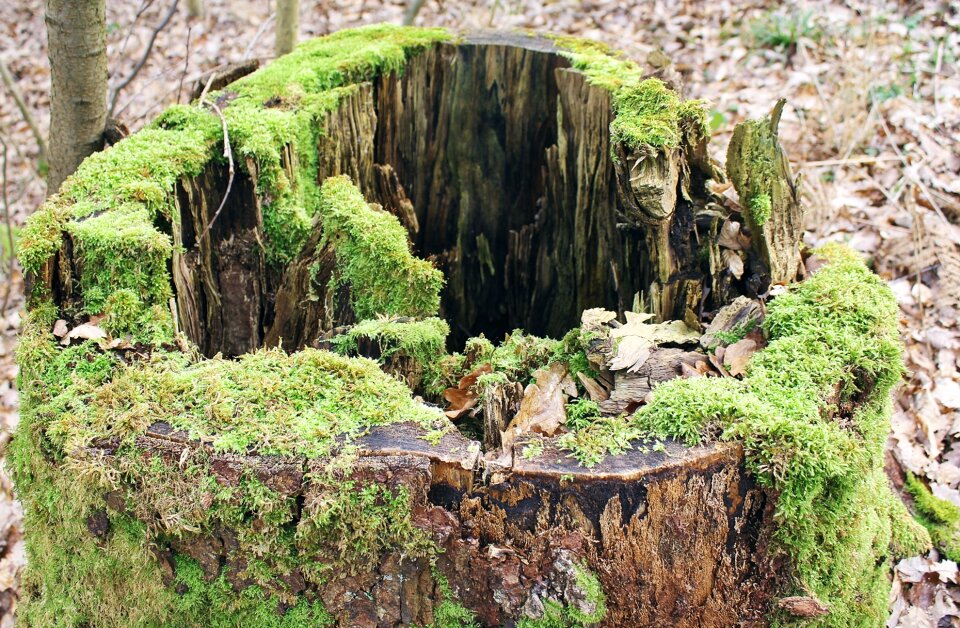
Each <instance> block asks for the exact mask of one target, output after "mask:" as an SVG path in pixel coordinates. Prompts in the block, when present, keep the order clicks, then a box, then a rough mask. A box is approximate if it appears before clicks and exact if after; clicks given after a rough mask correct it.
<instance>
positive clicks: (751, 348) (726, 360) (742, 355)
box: [723, 338, 757, 377]
mask: <svg viewBox="0 0 960 628" xmlns="http://www.w3.org/2000/svg"><path fill="white" fill-rule="evenodd" d="M756 351H757V343H756V342H755V341H754V340H753V339H751V338H744V339H743V340H738V341H737V342H735V343H733V344H732V345H730V346H728V347H727V348H726V349H724V352H723V364H724V366H726V367H727V371H728V372H729V373H730V375H732V376H734V377H737V376H738V375H746V373H747V362H749V361H750V358H751V357H753V354H754V353H756Z"/></svg>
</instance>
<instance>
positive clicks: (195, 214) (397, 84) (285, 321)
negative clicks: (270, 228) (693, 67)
mask: <svg viewBox="0 0 960 628" xmlns="http://www.w3.org/2000/svg"><path fill="white" fill-rule="evenodd" d="M611 118H612V111H611V102H610V94H609V92H607V91H606V90H604V89H602V88H599V87H596V86H593V85H591V84H589V83H588V82H587V80H586V79H585V77H584V75H583V74H581V73H580V72H578V71H575V70H572V69H571V68H570V67H569V61H568V60H567V59H566V58H565V57H563V56H562V55H560V54H558V53H557V52H556V51H555V50H554V49H553V46H552V44H551V43H550V42H549V41H547V40H541V39H535V38H528V37H517V38H515V37H512V36H497V37H475V38H472V39H467V40H466V41H465V42H462V43H458V44H442V45H438V46H436V47H434V48H432V49H430V50H427V51H425V52H423V53H422V54H419V55H417V56H415V57H413V58H412V59H411V60H410V61H409V62H408V65H407V67H406V69H405V71H404V72H403V74H402V75H397V74H388V75H385V76H381V77H378V78H377V79H375V80H374V81H373V82H371V83H365V84H362V85H360V88H359V89H358V90H357V91H356V92H354V93H353V94H351V95H349V96H347V97H346V98H344V100H343V101H342V103H341V105H340V106H339V107H338V108H337V109H336V110H335V111H333V112H331V113H330V114H329V115H328V116H327V118H326V119H325V120H324V121H323V123H322V126H323V134H322V136H321V139H320V141H319V145H318V147H317V153H318V156H319V171H318V174H317V179H318V182H322V181H323V180H324V179H325V178H326V177H328V176H331V175H336V174H347V175H349V176H350V177H351V178H352V179H353V180H354V182H356V183H357V184H358V186H359V187H360V189H361V191H362V192H363V193H364V195H365V196H366V197H367V198H368V199H369V200H370V201H371V202H374V203H377V204H379V205H381V206H382V207H383V208H384V209H386V210H387V211H390V212H391V213H394V214H395V215H397V216H398V218H399V219H400V221H401V223H402V224H403V225H404V226H405V227H406V228H407V230H408V232H409V234H410V240H411V242H412V244H413V250H414V253H415V254H416V255H418V256H420V257H424V258H428V259H431V260H433V261H434V263H435V264H436V265H437V266H438V267H439V268H440V269H441V270H442V271H443V272H444V274H445V277H446V280H447V284H446V287H445V290H444V293H443V298H442V307H441V310H442V311H441V313H440V315H441V316H442V317H443V318H445V319H446V320H447V321H448V322H449V323H450V325H451V328H452V334H451V347H450V348H451V349H456V348H459V347H460V346H462V343H463V341H464V340H465V339H466V338H468V337H470V336H475V335H478V334H481V333H482V334H484V335H486V336H487V337H488V338H490V339H492V340H494V341H496V340H499V339H501V338H502V337H503V335H504V334H505V333H508V332H510V331H512V330H514V329H523V330H525V331H527V332H529V333H533V334H537V335H548V336H552V337H560V336H562V335H563V334H564V333H565V332H566V331H568V330H569V329H570V328H572V327H575V326H576V325H577V323H578V321H579V316H580V313H581V312H582V311H583V310H584V309H586V308H589V307H605V308H607V309H610V310H614V311H617V312H623V311H624V310H626V309H630V308H632V307H633V306H634V303H635V300H636V299H637V298H641V299H642V300H643V301H644V302H645V303H646V304H647V306H648V307H650V308H651V309H652V311H654V312H655V313H656V314H657V315H658V316H659V317H660V318H662V319H683V320H687V321H694V320H698V319H699V314H700V312H701V310H702V308H703V307H704V306H705V305H715V304H719V303H722V302H723V301H724V300H726V299H727V297H728V296H729V294H731V293H732V292H736V290H734V289H733V288H732V287H731V285H730V283H731V282H730V279H729V278H727V277H725V276H723V274H722V273H719V272H713V270H712V268H711V267H710V266H709V265H708V266H706V267H704V263H703V261H702V259H701V258H702V257H703V256H701V255H697V252H698V246H699V240H700V237H701V234H702V235H707V234H709V233H710V231H711V229H712V228H713V229H715V225H713V224H712V223H713V222H716V219H715V217H710V216H709V215H708V216H707V217H706V218H701V219H700V220H701V222H703V223H704V224H701V225H699V226H695V224H694V223H695V221H696V220H697V218H696V210H697V209H698V208H699V209H702V208H703V206H704V205H705V204H707V203H708V202H709V201H710V199H709V197H708V195H707V194H706V193H705V191H704V189H703V182H704V181H705V180H706V178H707V177H708V176H711V175H712V173H713V166H712V165H711V164H710V163H709V160H707V159H706V157H705V156H704V155H705V148H704V146H702V145H699V144H698V145H697V146H688V145H684V146H682V147H678V148H669V149H665V150H662V151H660V152H657V153H656V154H655V155H653V156H648V157H647V158H646V159H644V160H639V156H638V155H635V154H633V153H631V152H630V151H627V150H626V149H624V148H623V147H621V146H611V142H610V133H609V125H610V121H611ZM704 142H705V140H704ZM613 153H616V154H617V157H618V158H617V159H613V158H612V154H613ZM295 159H296V158H295V156H294V155H293V154H292V152H291V151H289V150H287V151H286V152H285V154H284V165H285V167H286V168H287V169H288V170H289V172H290V174H291V175H292V174H293V172H294V170H295V168H296V163H295ZM247 166H248V168H247V170H248V172H250V173H252V174H246V173H238V174H237V176H236V179H235V182H234V186H233V190H231V193H230V196H229V198H228V199H227V203H226V206H225V208H224V210H223V212H222V213H221V215H220V217H219V218H218V219H217V221H216V223H215V225H214V228H213V229H212V230H211V232H210V234H208V237H207V238H205V239H204V241H203V242H200V243H199V245H197V246H195V244H196V242H195V240H196V236H195V233H196V231H197V229H198V227H199V225H205V224H207V223H208V222H209V220H210V218H211V215H212V213H213V211H215V208H216V207H217V206H218V205H219V202H220V199H221V196H222V194H223V191H224V189H225V187H226V182H227V177H226V172H225V171H224V169H223V168H222V167H220V166H217V165H211V166H210V167H209V168H208V170H207V171H206V172H204V174H203V175H201V176H200V177H198V178H196V179H187V180H184V181H183V182H182V184H181V186H180V190H179V192H178V199H179V202H180V209H181V212H182V214H183V215H184V216H185V219H184V220H183V224H182V230H181V232H179V233H175V234H174V237H175V239H176V240H177V242H176V243H177V244H182V245H183V246H184V248H183V249H182V251H183V252H178V253H177V254H176V259H175V260H174V275H175V278H176V281H175V283H176V294H177V304H178V310H179V317H180V322H181V326H182V328H183V329H185V330H186V331H187V333H188V334H189V335H190V337H191V339H192V340H194V341H195V342H196V343H197V344H198V345H199V346H200V347H201V348H202V349H203V351H204V353H205V354H207V355H214V354H216V353H218V352H220V353H222V354H223V355H225V356H233V355H239V354H242V353H245V352H247V351H250V350H252V349H255V348H257V347H259V346H263V345H264V344H267V345H275V344H276V343H277V342H279V339H280V338H283V341H284V342H283V344H284V348H285V349H287V350H296V349H299V348H301V347H303V346H308V345H311V344H314V343H315V342H316V340H317V338H319V337H320V336H321V335H322V334H323V332H325V331H328V330H329V329H331V328H332V327H333V326H336V325H342V324H348V323H350V322H353V319H352V313H351V312H349V311H346V310H341V311H338V312H333V311H328V309H329V305H330V304H331V303H334V302H336V303H340V302H341V301H340V300H337V299H333V298H326V299H324V298H321V299H319V300H310V299H307V298H306V296H305V295H306V294H307V290H312V293H311V294H316V295H327V296H328V297H329V296H330V295H329V292H330V290H332V286H331V281H330V278H331V275H330V274H327V275H324V274H323V273H319V274H317V275H316V276H311V275H310V267H311V266H314V265H315V264H316V263H317V262H318V261H319V262H320V263H321V265H323V264H324V263H325V262H324V260H325V259H326V258H327V257H328V256H329V255H330V252H329V251H317V250H316V243H317V241H318V239H319V236H318V234H315V235H314V237H312V238H311V239H310V241H309V242H308V245H307V246H306V247H305V248H304V249H303V253H302V255H301V259H299V260H297V261H294V262H293V263H291V264H290V265H289V266H288V267H287V268H271V267H269V266H268V265H267V264H266V263H265V259H264V255H263V243H264V233H263V218H262V210H261V205H262V204H263V202H264V200H263V199H260V198H258V197H257V195H256V193H255V186H254V184H255V181H256V176H257V175H256V167H255V165H254V164H252V163H249V164H247ZM291 179H295V177H291ZM187 217H188V218H187ZM316 228H317V229H318V230H319V229H322V225H317V227H316ZM180 250H181V249H179V247H178V251H180ZM329 270H330V271H331V272H332V270H333V268H332V266H330V267H329ZM711 274H712V275H714V276H710V275H711ZM705 277H706V280H705ZM311 284H312V285H311ZM705 287H706V289H705ZM231 295H234V296H231ZM234 301H236V302H234Z"/></svg>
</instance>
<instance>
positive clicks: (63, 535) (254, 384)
mask: <svg viewBox="0 0 960 628" xmlns="http://www.w3.org/2000/svg"><path fill="white" fill-rule="evenodd" d="M120 294H124V293H120ZM132 300H133V297H132V295H130V294H129V293H127V296H126V297H123V298H118V299H115V301H114V303H115V305H116V307H117V308H118V311H117V312H115V313H114V314H115V315H116V316H117V317H118V320H122V318H123V316H122V313H123V312H129V311H132V310H134V309H135V308H131V307H129V305H130V303H131V302H132ZM55 316H56V309H55V308H54V307H52V306H48V305H44V304H43V303H38V305H37V307H35V309H34V310H33V311H32V312H31V313H30V314H29V315H28V316H27V318H26V319H25V325H24V342H23V343H22V344H21V346H20V349H19V353H18V360H19V362H20V364H21V369H22V370H21V375H20V381H19V385H20V388H21V391H22V394H23V402H24V403H23V418H22V422H21V426H20V428H19V429H18V431H17V434H16V436H15V438H14V441H13V443H12V445H11V452H10V457H9V459H10V461H11V465H12V467H13V474H14V477H15V480H16V482H17V486H18V494H19V496H20V498H21V499H22V500H23V503H24V506H25V509H26V512H27V521H29V525H30V526H31V536H30V540H29V551H30V564H29V566H28V571H27V575H26V576H25V582H26V583H27V586H26V589H25V591H26V599H25V600H24V601H23V606H22V607H21V608H22V609H23V611H22V615H21V619H22V620H23V621H24V622H26V623H27V624H28V625H55V624H58V623H60V622H63V623H66V624H67V625H79V624H84V623H95V624H98V625H130V624H133V625H169V624H171V623H176V624H178V625H198V626H199V625H223V626H227V625H257V626H261V625H263V626H294V625H321V624H326V623H329V622H330V618H329V617H328V616H327V614H326V613H325V611H324V610H323V606H322V605H321V604H320V603H319V602H317V603H314V604H312V605H311V604H309V603H308V602H306V601H304V600H301V599H300V598H299V597H298V596H296V595H295V594H292V593H290V591H289V590H288V589H287V588H286V585H285V584H284V581H283V579H282V577H281V576H282V575H283V574H288V573H290V572H291V571H292V570H294V569H298V570H299V571H300V572H301V573H303V575H304V577H305V578H306V579H307V581H308V582H310V583H312V584H314V585H315V586H323V584H324V583H325V582H326V581H327V580H328V579H329V578H330V577H331V575H332V574H336V573H340V572H341V571H343V569H345V568H346V566H347V565H352V566H354V567H356V566H358V565H359V566H362V565H366V564H369V562H370V561H369V560H368V559H369V558H370V557H371V556H373V555H374V554H378V553H380V552H384V551H402V552H403V553H404V554H405V555H406V556H431V555H433V553H434V552H435V551H436V549H435V546H434V545H433V543H432V542H431V541H430V540H429V539H428V538H427V537H426V535H425V534H424V533H423V532H421V531H420V530H419V529H417V528H415V527H414V526H413V524H412V519H411V510H410V498H409V496H408V495H407V494H406V493H405V491H403V490H399V491H392V490H388V489H387V488H386V487H383V486H380V485H376V484H364V483H361V482H359V481H358V480H355V479H352V478H351V477H350V476H349V472H350V469H351V467H352V464H353V463H352V459H351V458H350V456H349V449H350V448H349V444H350V441H351V440H352V438H354V437H356V436H357V435H359V434H361V433H363V432H364V431H365V430H366V429H367V428H368V427H369V426H370V425H374V424H383V423H389V422H394V421H408V420H414V421H421V422H422V424H423V425H424V426H425V427H426V428H432V427H435V426H436V425H440V424H443V425H449V423H448V422H447V421H446V419H445V418H444V417H443V415H442V413H441V412H439V410H431V409H429V408H427V407H425V406H422V405H418V404H416V403H414V402H413V401H412V400H411V399H410V395H409V391H408V390H407V389H406V388H405V387H404V386H402V384H400V383H399V382H397V381H395V380H393V379H392V378H390V377H389V376H387V375H385V374H383V373H382V372H381V371H380V370H379V369H378V368H377V366H376V364H375V363H373V362H372V361H369V360H362V359H352V358H344V357H341V356H337V355H335V354H332V353H329V352H322V351H315V350H305V351H302V352H299V353H297V354H294V355H290V356H288V355H286V354H284V353H282V352H280V351H278V350H274V351H261V352H258V353H254V354H249V355H247V356H244V357H243V358H241V359H239V360H237V361H226V360H219V359H215V360H200V361H194V358H191V357H190V356H187V355H182V354H169V353H165V352H164V351H163V350H155V351H154V352H153V355H152V357H150V358H149V359H148V360H147V361H146V362H144V363H140V364H133V365H126V364H122V363H121V362H120V360H119V359H117V358H116V357H115V356H114V355H113V354H112V353H105V352H103V351H102V350H101V349H100V348H99V347H98V346H97V345H96V344H95V343H93V342H85V343H81V344H75V345H72V346H69V347H60V346H59V344H58V343H57V341H56V339H55V338H54V337H53V335H52V334H51V333H50V331H49V330H50V328H51V326H52V323H53V319H54V317H55ZM156 420H162V421H167V422H169V423H171V424H172V425H174V426H175V427H178V428H180V429H184V430H187V431H188V432H189V433H190V434H191V436H193V437H194V438H196V439H198V440H199V441H202V442H205V443H208V444H210V445H211V448H212V451H222V452H237V453H243V454H246V453H249V452H251V451H252V450H256V451H257V452H259V453H262V454H265V453H274V454H277V455H292V454H304V455H308V456H324V459H325V460H328V465H327V468H325V469H323V470H320V471H315V472H314V473H313V474H312V475H310V476H309V477H308V478H307V479H308V481H309V482H310V483H311V491H310V494H309V495H310V497H309V498H308V499H307V500H306V503H305V504H303V505H302V512H301V506H299V505H298V504H297V503H296V500H295V498H294V497H291V496H286V495H282V494H279V493H277V492H276V491H274V490H272V489H270V488H268V487H266V486H265V485H264V484H263V483H262V482H261V481H260V480H259V479H258V478H257V477H256V475H255V474H254V471H253V470H252V469H250V468H247V469H245V470H244V471H242V475H241V477H240V479H239V480H238V482H237V483H236V485H223V484H222V483H221V482H220V481H219V480H218V479H217V477H216V476H215V475H214V474H213V472H212V471H211V459H210V456H211V451H210V450H206V449H204V448H199V449H194V450H189V451H190V454H189V456H188V457H186V458H183V457H182V458H180V461H179V464H176V463H173V464H171V463H167V462H165V461H164V460H163V459H162V458H160V457H158V456H156V455H155V454H151V453H149V452H147V451H144V450H143V449H142V448H141V446H140V445H138V442H137V440H136V438H137V436H139V435H141V434H143V432H144V430H145V428H146V427H147V426H148V425H149V424H151V423H152V422H154V421H156ZM105 442H110V443H114V444H115V446H116V448H117V449H116V451H115V453H114V454H113V456H112V457H111V458H110V459H109V461H105V460H103V459H102V458H100V457H99V456H95V455H89V454H87V453H85V452H88V451H89V450H88V449H87V447H89V446H90V445H91V443H105ZM335 451H339V452H345V453H340V454H337V455H332V454H334V452H335ZM107 491H112V492H115V493H119V495H120V496H121V497H120V499H121V500H122V503H124V504H125V509H124V511H123V512H115V511H113V510H110V509H107V510H106V512H107V515H108V517H109V521H110V532H109V534H108V535H107V536H106V537H104V538H102V539H100V540H97V539H95V538H94V537H93V536H92V535H91V534H90V532H89V531H88V530H87V528H86V521H87V519H88V518H89V517H90V516H91V515H93V514H95V513H97V512H99V511H103V510H104V501H103V495H104V493H105V492H107ZM251 521H255V522H256V523H255V524H251ZM222 527H226V528H228V529H230V530H233V531H234V532H235V534H236V542H237V549H236V550H235V556H237V557H242V558H243V559H244V560H245V561H246V567H245V568H244V569H243V570H242V571H241V573H240V574H239V575H240V576H241V577H242V578H245V579H248V580H252V581H253V582H254V585H253V586H250V587H247V588H245V589H243V590H241V591H235V590H233V588H232V587H231V586H230V585H228V584H227V581H226V579H225V578H226V576H225V573H221V574H219V577H218V578H216V579H214V580H212V581H210V580H209V579H208V578H207V577H204V576H201V572H200V570H199V567H198V566H197V565H196V564H195V563H193V562H192V561H190V560H188V559H185V558H184V557H182V556H176V555H175V556H174V558H175V563H176V574H175V579H176V581H177V583H178V584H179V585H181V586H180V588H179V592H178V590H176V589H175V588H174V587H168V586H165V585H164V584H163V582H164V576H163V574H162V573H161V569H160V567H159V566H158V563H157V562H156V560H155V558H154V556H153V555H152V553H151V549H150V548H151V546H153V545H160V546H161V547H162V546H164V545H165V544H166V541H167V540H169V539H189V538H190V537H191V535H194V534H199V535H201V536H202V535H215V534H216V530H218V529H221V528H222ZM184 587H186V588H185V589H184ZM141 598H144V599H141ZM281 602H282V603H284V604H287V605H290V604H292V605H293V607H292V608H289V609H288V610H286V611H285V612H283V613H280V612H278V610H279V609H280V606H279V605H280V603H281ZM304 622H307V623H304Z"/></svg>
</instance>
